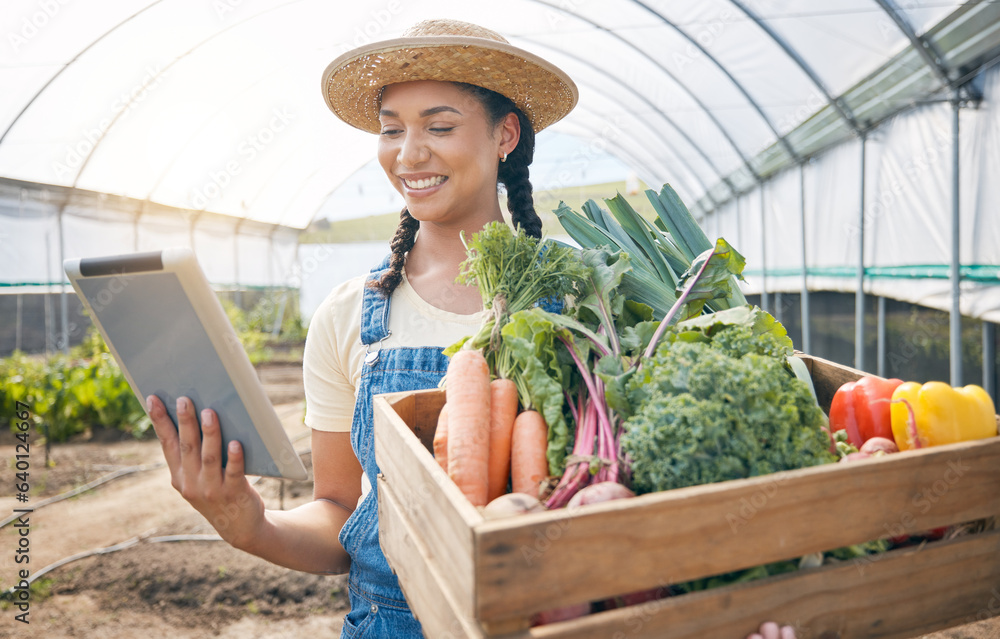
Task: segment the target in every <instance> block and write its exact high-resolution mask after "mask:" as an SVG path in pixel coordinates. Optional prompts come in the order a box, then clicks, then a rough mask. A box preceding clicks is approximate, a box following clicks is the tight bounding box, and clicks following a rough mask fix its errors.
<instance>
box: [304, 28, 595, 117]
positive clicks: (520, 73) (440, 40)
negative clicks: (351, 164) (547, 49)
mask: <svg viewBox="0 0 1000 639" xmlns="http://www.w3.org/2000/svg"><path fill="white" fill-rule="evenodd" d="M413 80H443V81H451V82H466V83H468V84H474V85H477V86H481V87H484V88H486V89H490V90H492V91H496V92H497V93H499V94H501V95H504V96H507V97H508V98H510V99H511V100H512V101H513V102H514V104H516V105H517V106H518V108H519V109H521V111H523V112H524V114H525V115H526V116H528V120H529V121H530V122H531V126H532V128H533V129H534V130H535V133H537V132H539V131H541V130H542V129H544V128H545V127H547V126H549V125H550V124H552V123H554V122H557V121H558V120H560V119H562V118H563V117H564V116H565V115H566V114H567V113H569V112H570V111H571V110H572V109H573V107H574V106H575V105H576V101H577V99H578V97H579V94H578V92H577V89H576V85H575V84H574V83H573V81H572V80H571V79H570V78H569V76H568V75H566V74H565V73H564V72H563V71H562V70H560V69H559V68H557V67H556V66H555V65H553V64H551V63H549V62H546V61H545V60H543V59H542V58H539V57H538V56H536V55H534V54H532V53H529V52H527V51H525V50H524V49H519V48H518V47H515V46H513V45H511V44H510V43H509V42H507V40H505V39H504V38H503V37H502V36H501V35H500V34H498V33H496V32H494V31H490V30H489V29H485V28H483V27H480V26H477V25H474V24H470V23H468V22H459V21H458V20H425V21H424V22H420V23H418V24H416V25H414V26H413V27H411V28H410V29H408V30H407V31H406V32H405V33H404V34H403V37H400V38H394V39H391V40H383V41H381V42H373V43H371V44H368V45H365V46H362V47H359V48H357V49H354V50H352V51H348V52H347V53H345V54H343V55H341V56H339V57H338V58H337V59H336V60H334V61H333V62H331V63H330V65H329V66H328V67H327V68H326V71H324V72H323V85H322V88H323V98H324V99H325V100H326V104H327V106H329V107H330V110H331V111H333V112H334V114H335V115H336V116H337V117H339V118H340V119H342V120H343V121H345V122H347V123H348V124H350V125H351V126H354V127H357V128H359V129H362V130H364V131H368V132H370V133H378V132H379V131H380V130H381V125H380V123H379V120H378V110H379V100H380V97H381V92H382V87H384V86H386V85H389V84H395V83H398V82H410V81H413Z"/></svg>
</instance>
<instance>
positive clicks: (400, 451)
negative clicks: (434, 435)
mask: <svg viewBox="0 0 1000 639" xmlns="http://www.w3.org/2000/svg"><path fill="white" fill-rule="evenodd" d="M393 399H394V398H393V397H391V396H385V395H380V396H377V397H375V399H374V411H375V459H376V460H377V461H378V465H379V469H380V470H381V472H382V474H383V475H384V477H385V483H387V484H388V485H389V486H390V487H391V489H392V491H393V493H394V494H395V496H396V497H397V498H398V501H399V503H400V504H401V508H402V510H403V512H404V514H405V515H406V517H407V520H408V521H410V522H411V523H412V524H413V526H414V527H415V528H416V530H419V531H420V533H421V535H422V539H423V541H424V543H425V545H426V548H427V553H428V555H429V556H430V557H432V558H445V557H446V558H447V561H448V567H449V579H450V581H449V583H450V584H451V586H452V591H453V595H454V596H455V598H456V601H457V602H458V605H459V610H460V611H461V612H464V613H465V614H467V615H468V616H469V617H472V616H473V615H474V613H473V601H474V593H475V589H474V580H473V572H472V571H473V563H472V562H473V556H474V552H473V535H472V531H473V527H474V526H475V525H477V524H478V523H479V522H481V521H482V520H483V518H482V516H481V515H480V514H479V512H478V511H477V510H476V509H475V508H474V507H473V506H472V504H470V503H469V501H468V500H467V499H465V497H464V496H463V495H462V493H461V491H460V490H459V489H458V487H457V486H455V484H454V482H452V481H451V479H450V478H449V477H448V475H447V474H446V473H445V472H444V471H443V470H442V469H441V467H440V466H438V464H437V462H435V461H434V458H433V457H432V456H431V454H430V452H428V450H427V449H426V448H424V446H423V445H422V444H421V443H420V440H418V439H417V438H416V437H414V436H413V433H412V431H411V430H410V428H409V427H408V426H407V424H405V423H404V422H403V421H402V420H401V419H400V418H399V416H398V415H397V414H396V413H395V412H394V411H393V409H392V407H391V405H390V404H389V402H390V401H391V400H393ZM408 401H411V400H408Z"/></svg>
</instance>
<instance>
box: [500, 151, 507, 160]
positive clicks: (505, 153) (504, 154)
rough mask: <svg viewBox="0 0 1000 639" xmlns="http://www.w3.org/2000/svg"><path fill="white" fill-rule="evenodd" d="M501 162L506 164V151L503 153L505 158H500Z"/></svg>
mask: <svg viewBox="0 0 1000 639" xmlns="http://www.w3.org/2000/svg"><path fill="white" fill-rule="evenodd" d="M500 161H501V162H506V161H507V152H506V151H504V152H503V157H502V158H500Z"/></svg>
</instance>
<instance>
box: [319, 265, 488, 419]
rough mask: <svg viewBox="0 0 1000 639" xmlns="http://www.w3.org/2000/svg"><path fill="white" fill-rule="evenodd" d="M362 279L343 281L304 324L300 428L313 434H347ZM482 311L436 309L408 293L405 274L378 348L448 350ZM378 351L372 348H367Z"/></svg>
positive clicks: (360, 358)
mask: <svg viewBox="0 0 1000 639" xmlns="http://www.w3.org/2000/svg"><path fill="white" fill-rule="evenodd" d="M366 278H367V275H363V276H359V277H356V278H354V279H351V280H348V281H347V282H344V283H343V284H341V285H340V286H338V287H336V288H335V289H333V291H331V292H330V294H329V295H328V296H327V297H326V299H325V300H324V301H323V303H322V304H320V306H319V308H318V309H317V310H316V313H315V314H314V315H313V318H312V320H311V321H310V323H309V332H308V333H307V336H306V345H305V353H304V355H303V362H302V376H303V381H304V384H305V395H306V414H305V424H306V426H309V427H310V428H314V429H316V430H322V431H329V432H350V430H351V422H352V421H353V419H354V402H355V399H356V398H357V389H358V384H359V382H360V380H361V369H362V366H363V364H364V358H365V350H366V347H365V345H364V344H362V343H361V299H362V294H363V292H364V285H365V279H366ZM485 314H486V311H479V312H477V313H473V314H471V315H460V314H457V313H449V312H448V311H443V310H441V309H439V308H436V307H434V306H432V305H430V304H429V303H427V302H426V301H424V300H423V299H421V297H420V296H419V295H417V292H416V291H415V290H413V287H411V286H410V284H409V282H408V281H407V280H406V274H405V272H404V274H403V279H402V280H401V281H400V284H399V286H397V287H396V290H395V291H393V293H392V299H391V300H390V310H389V331H390V332H391V335H390V336H389V337H388V338H387V339H386V340H385V341H383V342H382V344H381V348H401V347H410V348H420V347H438V348H445V347H447V346H451V345H452V344H454V343H455V342H457V341H458V340H460V339H462V338H463V337H465V336H467V335H472V334H474V333H475V332H476V330H478V328H479V326H480V324H481V323H482V320H483V318H484V316H485ZM376 348H379V346H378V345H376V344H373V345H372V349H373V350H374V349H376Z"/></svg>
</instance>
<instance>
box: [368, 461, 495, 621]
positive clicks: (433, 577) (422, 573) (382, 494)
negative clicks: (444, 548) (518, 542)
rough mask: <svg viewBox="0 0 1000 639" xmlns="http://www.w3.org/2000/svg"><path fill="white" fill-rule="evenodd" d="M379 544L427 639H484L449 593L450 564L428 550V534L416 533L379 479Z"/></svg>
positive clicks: (396, 500) (393, 496)
mask: <svg viewBox="0 0 1000 639" xmlns="http://www.w3.org/2000/svg"><path fill="white" fill-rule="evenodd" d="M378 491H379V499H378V514H379V523H380V534H379V541H380V543H381V544H382V550H383V552H385V555H386V557H387V558H389V565H390V566H391V567H392V569H393V571H395V573H396V576H397V577H398V578H399V584H400V586H401V587H402V589H403V594H405V595H406V600H407V602H408V603H409V604H410V609H411V610H413V612H414V613H415V614H416V615H417V618H418V619H419V620H420V624H421V626H423V631H424V636H425V637H428V638H429V639H430V638H433V639H460V638H464V637H468V638H469V639H481V638H482V636H483V635H482V634H481V633H480V632H479V631H478V629H477V628H476V626H475V622H473V621H471V620H470V619H469V618H468V617H464V616H463V615H462V614H460V613H459V612H458V603H457V602H456V600H455V598H454V596H453V594H452V593H451V591H450V590H449V584H450V583H451V581H452V580H451V578H450V566H449V565H448V563H449V562H447V561H446V562H444V564H443V565H442V562H441V561H440V560H439V559H437V558H435V557H434V556H433V555H431V554H430V552H429V551H428V550H427V547H426V545H425V544H424V540H425V535H423V534H420V533H418V532H416V530H415V529H414V527H413V525H412V524H411V523H410V522H409V521H408V519H407V518H406V515H405V514H404V509H403V507H402V506H401V505H400V500H399V499H398V498H397V497H396V496H395V493H394V492H393V488H392V487H391V486H390V485H389V484H388V483H387V482H386V481H385V477H384V476H380V477H379V478H378Z"/></svg>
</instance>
